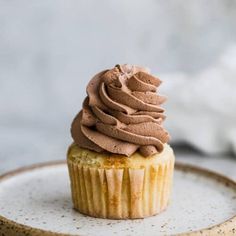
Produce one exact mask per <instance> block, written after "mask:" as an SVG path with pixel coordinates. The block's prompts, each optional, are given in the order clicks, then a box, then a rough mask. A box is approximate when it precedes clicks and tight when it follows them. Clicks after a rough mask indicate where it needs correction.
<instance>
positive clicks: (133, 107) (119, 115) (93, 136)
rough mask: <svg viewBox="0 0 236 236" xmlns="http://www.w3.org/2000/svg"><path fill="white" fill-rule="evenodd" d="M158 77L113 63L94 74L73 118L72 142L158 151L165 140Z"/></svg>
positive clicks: (117, 150)
mask: <svg viewBox="0 0 236 236" xmlns="http://www.w3.org/2000/svg"><path fill="white" fill-rule="evenodd" d="M160 84H161V81H160V80H159V79H158V78H156V77H154V76H152V75H151V74H150V72H149V71H148V70H147V69H146V68H142V67H138V66H132V65H117V66H115V67H114V68H113V69H110V70H105V71H102V72H100V73H98V74H97V75H95V76H94V77H93V78H92V79H91V81H90V82H89V84H88V86H87V95H88V96H87V97H86V98H85V100H84V102H83V109H82V110H81V111H80V112H79V113H78V115H77V116H76V117H75V118H74V120H73V122H72V126H71V134H72V137H73V139H74V141H75V143H76V144H77V145H78V146H80V147H83V148H88V149H90V150H94V151H96V152H103V151H108V152H110V153H115V154H122V155H126V156H130V155H132V154H133V153H134V152H135V151H137V150H139V152H140V153H141V154H142V155H143V156H150V155H152V154H155V153H158V152H161V151H162V150H163V144H164V143H167V142H168V141H169V134H168V133H167V131H166V130H165V129H164V128H163V126H162V122H163V121H164V119H165V115H164V114H163V113H164V109H163V108H162V107H161V106H160V105H161V104H162V103H163V102H165V100H166V98H165V97H163V96H160V95H158V94H157V93H156V91H157V87H158V86H159V85H160Z"/></svg>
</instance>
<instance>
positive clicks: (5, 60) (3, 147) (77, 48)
mask: <svg viewBox="0 0 236 236" xmlns="http://www.w3.org/2000/svg"><path fill="white" fill-rule="evenodd" d="M235 22H236V1H234V0H224V1H222V0H215V1H205V0H198V1H194V0H189V1H186V0H185V1H184V0H175V1H170V0H146V1H134V0H129V1H127V0H121V1H108V0H101V1H92V0H86V1H85V0H84V1H82V0H79V1H78V0H76V1H75V0H69V1H62V0H58V1H55V0H47V1H38V0H31V1H29V0H21V1H17V0H0V160H1V164H0V171H3V170H7V169H12V168H14V167H16V166H19V165H24V164H29V163H33V162H41V161H44V160H51V159H63V158H64V157H65V153H66V147H67V146H68V145H69V143H70V142H71V138H70V133H69V128H70V123H71V120H72V119H73V117H74V115H75V114H76V113H77V112H78V111H79V109H80V108H81V103H82V100H83V98H84V96H85V88H86V84H87V83H88V81H89V79H90V78H91V77H92V76H93V75H94V74H95V73H96V72H98V71H100V70H103V69H104V68H110V67H112V66H114V65H115V64H117V63H132V64H139V65H144V66H148V67H150V68H151V70H152V71H153V72H154V73H155V74H157V75H158V74H167V73H168V74H174V73H179V72H181V73H187V74H188V79H189V80H191V79H192V78H194V75H195V74H198V73H200V72H201V71H202V70H204V69H205V68H207V67H208V66H209V65H211V64H212V63H214V61H215V59H216V58H217V57H219V56H220V55H222V53H223V52H224V50H225V49H226V48H227V47H228V45H231V44H232V43H235V42H236V30H235ZM169 103H170V104H171V101H169ZM180 105H181V104H180ZM173 119H176V117H175V114H174V113H172V114H171V117H169V120H173ZM176 135H177V131H176V133H175V130H174V131H173V132H172V136H173V137H174V138H175V136H176ZM178 135H179V133H178ZM178 138H180V141H181V137H179V136H178Z"/></svg>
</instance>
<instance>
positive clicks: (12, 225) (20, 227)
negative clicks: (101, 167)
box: [0, 160, 236, 236]
mask: <svg viewBox="0 0 236 236" xmlns="http://www.w3.org/2000/svg"><path fill="white" fill-rule="evenodd" d="M58 165H66V160H57V161H50V162H42V163H37V164H33V165H29V166H24V167H20V168H17V169H14V170H11V171H8V172H6V173H4V174H2V175H0V184H1V182H3V181H4V180H6V179H9V178H11V177H14V176H16V175H19V174H22V173H25V172H30V171H32V170H35V169H41V168H44V167H50V166H58ZM175 169H178V170H181V171H184V172H195V173H198V174H199V173H200V174H201V175H204V176H206V177H210V178H213V179H216V180H217V181H219V182H221V183H223V184H225V185H226V186H227V187H231V188H235V190H236V181H235V180H233V179H231V178H229V177H227V176H225V175H223V174H220V173H217V172H215V171H212V170H209V169H206V168H202V167H199V166H195V165H191V164H186V163H181V162H176V163H175ZM235 224H236V214H235V215H234V216H233V217H231V218H229V219H227V220H226V221H224V222H222V223H219V224H217V225H213V226H211V227H207V228H203V229H200V230H196V231H191V232H184V233H180V234H175V235H179V236H180V235H181V236H185V235H189V236H195V235H205V233H206V234H207V235H216V234H219V235H221V234H226V233H227V235H234V234H236V227H235V226H234V225H235ZM2 227H4V228H3V232H1V228H2ZM0 233H6V235H14V234H15V233H17V235H25V234H26V233H27V234H30V235H32V236H39V235H45V236H76V235H77V236H78V235H79V234H76V235H75V234H64V233H58V232H53V231H49V230H43V229H39V228H34V227H31V226H28V225H24V224H21V223H17V222H15V221H13V220H10V219H8V218H6V217H4V216H2V215H1V214H0Z"/></svg>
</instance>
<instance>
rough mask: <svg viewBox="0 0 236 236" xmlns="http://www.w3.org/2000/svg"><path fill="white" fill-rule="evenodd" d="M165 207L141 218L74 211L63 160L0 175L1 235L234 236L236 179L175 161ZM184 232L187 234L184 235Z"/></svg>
mask: <svg viewBox="0 0 236 236" xmlns="http://www.w3.org/2000/svg"><path fill="white" fill-rule="evenodd" d="M175 169H176V170H175V176H174V190H173V194H172V202H171V205H170V206H169V208H168V209H167V210H166V211H165V212H163V213H162V214H160V215H157V216H154V217H149V218H146V219H140V220H106V219H96V218H92V217H88V216H84V215H81V214H79V213H78V212H76V211H74V210H73V208H72V203H71V196H70V187H69V179H68V173H67V167H66V164H65V163H62V162H57V163H55V162H54V163H46V164H41V165H36V166H33V167H28V168H24V169H20V170H16V171H13V172H11V173H8V174H5V175H4V176H1V177H0V235H8V236H10V235H17V236H18V235H19V236H21V235H62V234H63V235H81V236H82V235H83V236H84V235H89V236H94V235H96V236H105V235H109V236H112V235H122V236H123V235H135V236H143V235H148V236H152V235H155V236H156V235H173V234H188V235H189V234H190V235H198V234H199V235H200V234H202V235H217V234H222V235H223V234H224V235H234V234H236V183H235V182H234V181H232V180H230V179H228V178H226V177H223V176H220V175H218V174H216V173H212V172H210V171H206V170H203V169H199V168H197V167H191V166H188V165H183V164H176V168H175ZM186 232H188V233H186Z"/></svg>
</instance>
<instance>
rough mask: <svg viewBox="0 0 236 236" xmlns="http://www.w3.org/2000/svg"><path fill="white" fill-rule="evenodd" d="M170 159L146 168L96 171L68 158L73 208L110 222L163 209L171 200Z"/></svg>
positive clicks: (99, 169) (142, 215)
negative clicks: (110, 220) (107, 219)
mask: <svg viewBox="0 0 236 236" xmlns="http://www.w3.org/2000/svg"><path fill="white" fill-rule="evenodd" d="M173 168H174V160H173V158H171V159H169V160H168V161H166V162H165V163H163V164H159V165H155V166H154V165H150V166H147V167H145V168H140V169H132V168H122V169H116V168H109V169H107V168H97V167H90V166H84V165H81V164H78V163H73V161H72V160H69V159H68V169H69V174H70V180H71V191H72V200H73V204H74V208H75V209H76V210H78V211H79V212H81V213H83V214H86V215H89V216H94V217H99V218H110V219H135V218H144V217H147V216H152V215H156V214H158V213H160V212H161V211H163V210H165V209H166V207H167V205H168V203H169V198H170V193H171V187H172V177H173V176H172V175H173Z"/></svg>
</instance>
